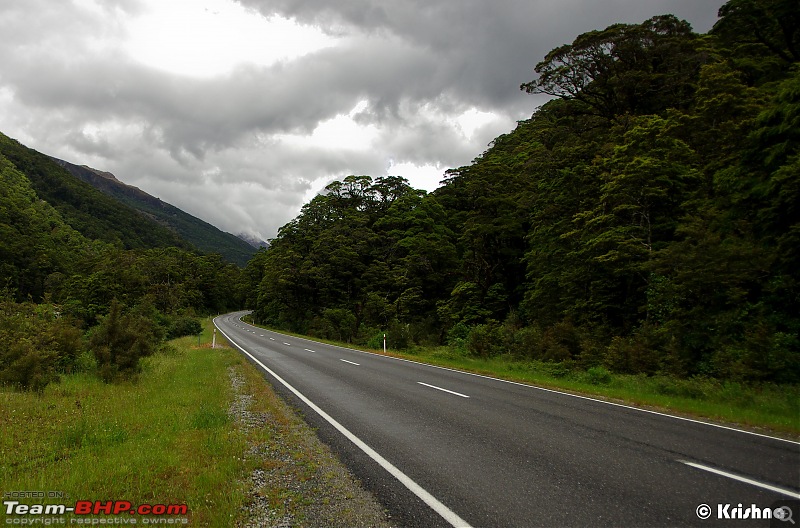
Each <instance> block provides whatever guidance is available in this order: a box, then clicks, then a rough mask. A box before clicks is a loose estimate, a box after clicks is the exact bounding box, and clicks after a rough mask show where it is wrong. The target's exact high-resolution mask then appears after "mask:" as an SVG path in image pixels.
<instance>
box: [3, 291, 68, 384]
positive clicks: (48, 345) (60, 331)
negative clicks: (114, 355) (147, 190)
mask: <svg viewBox="0 0 800 528" xmlns="http://www.w3.org/2000/svg"><path fill="white" fill-rule="evenodd" d="M74 325H75V323H74V321H72V320H71V319H69V318H63V317H60V314H59V310H58V309H57V308H56V307H55V306H54V305H50V304H41V305H34V304H32V303H22V304H20V303H15V302H12V301H10V300H2V301H0V343H3V344H4V346H2V347H0V384H4V385H10V386H12V387H15V388H18V389H23V390H34V391H37V392H41V391H42V390H44V388H45V387H46V386H47V385H48V384H49V383H52V382H54V381H58V373H59V372H69V371H71V370H72V368H73V366H74V364H75V361H76V358H77V357H78V355H79V353H80V350H81V348H82V341H81V332H80V330H78V328H76V327H75V326H74Z"/></svg>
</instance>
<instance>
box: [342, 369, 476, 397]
mask: <svg viewBox="0 0 800 528" xmlns="http://www.w3.org/2000/svg"><path fill="white" fill-rule="evenodd" d="M342 361H344V360H342ZM417 383H419V384H420V385H425V386H426V387H430V388H432V389H436V390H440V391H442V392H449V393H450V394H455V395H456V396H461V397H462V398H469V396H467V395H466V394H461V393H460V392H456V391H451V390H448V389H443V388H441V387H437V386H436V385H429V384H427V383H422V382H421V381H418V382H417Z"/></svg>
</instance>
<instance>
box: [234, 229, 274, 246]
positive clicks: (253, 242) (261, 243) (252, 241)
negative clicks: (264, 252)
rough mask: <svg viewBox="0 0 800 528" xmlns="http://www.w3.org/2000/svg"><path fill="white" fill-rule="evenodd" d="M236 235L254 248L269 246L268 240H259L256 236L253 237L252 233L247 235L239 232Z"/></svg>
mask: <svg viewBox="0 0 800 528" xmlns="http://www.w3.org/2000/svg"><path fill="white" fill-rule="evenodd" d="M236 236H237V237H239V238H241V239H242V240H244V241H245V242H247V243H248V244H250V245H251V246H253V247H254V248H256V249H261V248H268V247H269V242H267V241H265V240H261V239H260V238H258V237H254V236H253V235H248V234H247V233H239V234H238V235H236Z"/></svg>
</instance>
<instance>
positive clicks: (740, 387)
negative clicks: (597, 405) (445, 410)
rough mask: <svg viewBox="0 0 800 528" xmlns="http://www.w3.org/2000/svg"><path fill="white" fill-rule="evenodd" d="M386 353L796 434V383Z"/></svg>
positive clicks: (799, 429)
mask: <svg viewBox="0 0 800 528" xmlns="http://www.w3.org/2000/svg"><path fill="white" fill-rule="evenodd" d="M299 337H306V336H299ZM320 341H323V342H326V343H329V344H334V345H338V346H344V347H349V348H356V349H359V350H364V351H367V352H374V353H378V354H382V353H383V351H382V350H375V349H369V348H365V347H359V346H357V345H352V344H347V343H340V342H335V341H329V340H324V339H320ZM389 355H392V356H395V357H401V358H404V359H410V360H414V361H420V362H422V363H429V364H432V365H438V366H443V367H448V368H453V369H457V370H464V371H467V372H473V373H477V374H483V375H487V376H492V377H497V378H501V379H505V380H510V381H517V382H520V383H528V384H531V385H536V386H539V387H545V388H551V389H556V390H562V391H566V392H572V393H576V394H581V395H587V396H591V397H598V398H601V399H607V400H612V401H616V402H619V403H625V404H628V405H633V406H638V407H645V408H649V409H653V410H658V411H663V412H669V413H672V414H679V415H683V416H688V417H695V418H699V419H706V420H713V421H716V422H721V423H724V424H728V425H732V426H736V427H742V428H746V429H749V430H753V431H756V432H763V433H766V434H774V435H778V436H783V437H787V438H793V439H798V438H800V387H797V386H781V385H774V384H761V385H745V384H741V383H736V382H723V381H719V380H713V379H677V378H672V377H667V376H650V377H648V376H643V375H637V376H632V375H623V374H615V373H611V372H608V371H607V370H606V369H604V368H602V367H595V368H590V369H589V370H588V371H584V370H580V369H570V368H568V367H566V366H565V365H562V364H558V363H547V362H541V361H523V360H518V359H515V358H512V357H510V356H498V357H493V358H477V357H472V356H469V355H467V354H466V353H464V352H463V351H460V350H457V349H453V348H451V347H416V348H413V349H411V350H407V351H395V350H392V351H389Z"/></svg>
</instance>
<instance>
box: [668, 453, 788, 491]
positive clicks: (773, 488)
mask: <svg viewBox="0 0 800 528" xmlns="http://www.w3.org/2000/svg"><path fill="white" fill-rule="evenodd" d="M678 462H681V463H683V464H686V465H687V466H692V467H693V468H697V469H702V470H703V471H708V472H709V473H715V474H717V475H722V476H723V477H728V478H729V479H733V480H738V481H739V482H744V483H745V484H750V485H752V486H758V487H759V488H764V489H768V490H770V491H775V492H777V493H781V494H783V495H788V496H789V497H793V498H795V499H800V493H797V492H796V491H792V490H788V489H785V488H779V487H777V486H773V485H771V484H766V483H764V482H759V481H757V480H753V479H749V478H747V477H742V476H740V475H735V474H733V473H728V472H727V471H722V470H720V469H715V468H712V467H709V466H704V465H703V464H697V463H695V462H688V461H686V460H679V461H678Z"/></svg>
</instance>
